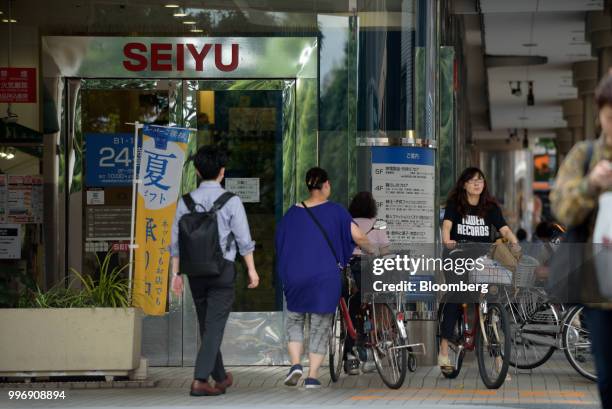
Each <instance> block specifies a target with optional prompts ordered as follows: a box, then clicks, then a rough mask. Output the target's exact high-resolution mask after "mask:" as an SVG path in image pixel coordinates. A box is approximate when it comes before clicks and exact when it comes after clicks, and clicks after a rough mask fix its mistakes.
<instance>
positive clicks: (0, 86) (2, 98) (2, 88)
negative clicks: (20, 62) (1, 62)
mask: <svg viewBox="0 0 612 409" xmlns="http://www.w3.org/2000/svg"><path fill="white" fill-rule="evenodd" d="M0 102H7V103H19V102H36V69H35V68H8V67H0Z"/></svg>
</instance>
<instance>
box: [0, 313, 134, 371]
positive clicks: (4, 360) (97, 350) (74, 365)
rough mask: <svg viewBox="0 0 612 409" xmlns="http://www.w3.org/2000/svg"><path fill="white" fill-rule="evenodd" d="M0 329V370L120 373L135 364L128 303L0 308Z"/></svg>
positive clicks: (132, 328) (131, 315)
mask: <svg viewBox="0 0 612 409" xmlns="http://www.w3.org/2000/svg"><path fill="white" fill-rule="evenodd" d="M0 328H1V330H0V351H2V353H0V375H5V376H16V375H21V376H44V375H60V374H64V375H73V374H84V375H86V374H90V375H94V374H106V375H123V374H127V373H128V372H129V371H132V370H134V369H136V368H138V367H139V365H140V346H141V333H142V312H141V311H140V310H137V309H134V308H57V309H55V308H40V309H39V308H24V309H0ZM9 373H10V375H9Z"/></svg>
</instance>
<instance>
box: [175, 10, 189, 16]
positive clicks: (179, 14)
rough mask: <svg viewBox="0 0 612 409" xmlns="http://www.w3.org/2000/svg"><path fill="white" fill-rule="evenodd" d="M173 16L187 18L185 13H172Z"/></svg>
mask: <svg viewBox="0 0 612 409" xmlns="http://www.w3.org/2000/svg"><path fill="white" fill-rule="evenodd" d="M173 16H174V17H187V13H183V12H182V11H179V12H178V13H174V14H173Z"/></svg>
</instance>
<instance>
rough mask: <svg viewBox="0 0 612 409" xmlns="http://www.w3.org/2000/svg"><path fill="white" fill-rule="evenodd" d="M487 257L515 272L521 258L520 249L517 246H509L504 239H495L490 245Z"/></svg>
mask: <svg viewBox="0 0 612 409" xmlns="http://www.w3.org/2000/svg"><path fill="white" fill-rule="evenodd" d="M489 257H491V258H492V259H493V260H495V261H497V262H498V263H499V264H501V265H502V266H504V267H506V268H507V269H508V270H510V271H512V272H513V273H515V272H516V268H517V266H518V261H519V259H520V258H521V250H520V248H519V247H518V246H511V245H510V243H508V241H507V240H506V239H497V240H496V241H495V243H494V244H493V246H491V254H490V256H489Z"/></svg>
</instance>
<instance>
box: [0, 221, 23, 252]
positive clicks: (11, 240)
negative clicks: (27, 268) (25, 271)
mask: <svg viewBox="0 0 612 409" xmlns="http://www.w3.org/2000/svg"><path fill="white" fill-rule="evenodd" d="M20 258H21V241H20V238H19V225H18V224H0V260H19V259H20Z"/></svg>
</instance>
